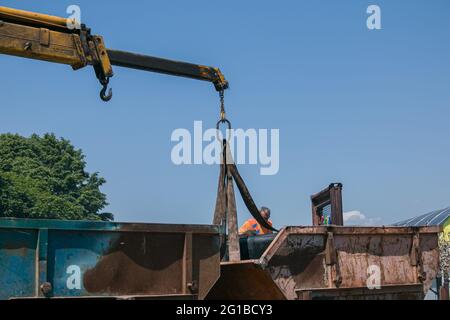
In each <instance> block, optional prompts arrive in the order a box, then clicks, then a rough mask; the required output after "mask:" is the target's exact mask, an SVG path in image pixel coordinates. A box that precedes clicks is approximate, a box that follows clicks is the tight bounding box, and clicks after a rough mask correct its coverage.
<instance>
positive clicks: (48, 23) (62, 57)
mask: <svg viewBox="0 0 450 320" xmlns="http://www.w3.org/2000/svg"><path fill="white" fill-rule="evenodd" d="M74 25H75V24H74V23H73V21H70V19H67V18H61V17H55V16H50V15H46V14H41V13H34V12H29V11H23V10H17V9H12V8H7V7H1V6H0V53H2V54H8V55H14V56H19V57H25V58H31V59H36V60H44V61H49V62H55V63H62V64H67V65H70V66H72V68H73V69H74V70H78V69H80V68H83V67H86V66H88V65H91V66H93V67H94V71H95V75H96V76H97V78H98V80H99V81H100V83H101V85H102V86H103V88H102V90H101V91H100V97H101V99H102V100H103V101H109V100H110V99H111V97H112V92H111V89H110V90H109V93H108V94H107V93H106V91H107V87H108V83H109V79H110V78H111V77H112V76H113V69H112V65H115V66H120V67H126V68H133V69H139V70H146V71H152V72H158V73H164V74H169V75H174V76H181V77H187V78H192V79H197V80H203V81H209V82H212V83H213V84H214V87H215V88H216V90H217V91H219V92H220V94H221V98H222V97H223V91H224V90H225V89H227V88H228V82H227V81H226V80H225V77H224V75H223V74H222V72H220V70H219V69H218V68H214V67H208V66H203V65H197V64H193V63H187V62H180V61H173V60H168V59H163V58H157V57H152V56H147V55H141V54H135V53H131V52H125V51H118V50H112V49H108V48H107V47H106V45H105V42H104V41H103V38H102V37H101V36H98V35H93V34H91V29H90V28H87V27H86V25H84V24H79V26H80V27H79V28H73V26H74Z"/></svg>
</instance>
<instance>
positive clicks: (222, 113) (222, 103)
mask: <svg viewBox="0 0 450 320" xmlns="http://www.w3.org/2000/svg"><path fill="white" fill-rule="evenodd" d="M219 97H220V120H221V121H224V120H225V119H226V114H225V94H224V91H223V90H220V91H219Z"/></svg>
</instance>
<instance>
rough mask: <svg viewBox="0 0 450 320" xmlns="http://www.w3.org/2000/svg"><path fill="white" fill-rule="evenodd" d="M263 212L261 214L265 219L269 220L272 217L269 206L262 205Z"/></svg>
mask: <svg viewBox="0 0 450 320" xmlns="http://www.w3.org/2000/svg"><path fill="white" fill-rule="evenodd" d="M259 212H260V213H261V216H262V217H263V218H264V219H265V220H269V219H270V209H269V208H267V207H261V210H260V211H259Z"/></svg>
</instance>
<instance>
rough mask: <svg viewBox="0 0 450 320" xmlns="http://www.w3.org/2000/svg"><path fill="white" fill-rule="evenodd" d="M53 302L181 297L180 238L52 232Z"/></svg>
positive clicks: (181, 250) (112, 233)
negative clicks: (59, 298) (69, 298)
mask: <svg viewBox="0 0 450 320" xmlns="http://www.w3.org/2000/svg"><path fill="white" fill-rule="evenodd" d="M49 242H50V246H49V249H50V250H49V251H50V254H49V256H50V259H49V260H51V261H52V263H53V267H52V268H51V269H52V272H51V273H49V274H51V275H52V277H51V278H52V282H53V286H54V296H89V295H94V296H102V295H103V296H121V295H164V294H181V293H182V281H181V280H182V279H181V274H182V272H181V270H182V262H183V261H182V259H183V244H184V235H183V234H171V233H163V234H158V233H139V232H120V233H117V232H101V233H99V232H82V231H79V232H71V231H53V232H51V235H50V240H49Z"/></svg>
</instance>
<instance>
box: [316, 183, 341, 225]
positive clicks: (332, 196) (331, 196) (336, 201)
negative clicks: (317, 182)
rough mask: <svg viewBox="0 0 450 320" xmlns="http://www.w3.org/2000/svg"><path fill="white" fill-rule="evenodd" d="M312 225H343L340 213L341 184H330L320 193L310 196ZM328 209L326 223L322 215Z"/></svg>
mask: <svg viewBox="0 0 450 320" xmlns="http://www.w3.org/2000/svg"><path fill="white" fill-rule="evenodd" d="M311 209H312V221H313V225H315V226H318V225H323V224H333V225H337V226H342V225H344V219H343V212H342V183H332V184H330V185H329V186H328V187H327V188H325V189H323V190H322V191H320V192H318V193H316V194H313V195H312V196H311ZM326 209H328V211H329V212H328V214H329V217H328V221H326V222H324V221H323V218H324V214H325V211H326Z"/></svg>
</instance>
